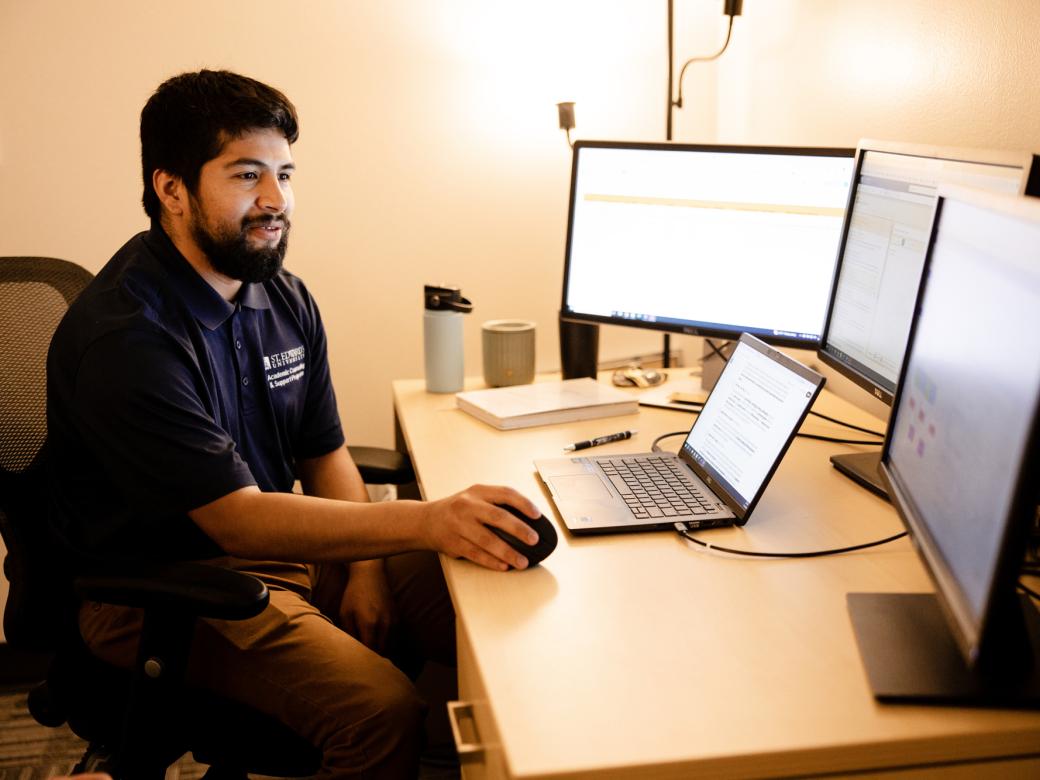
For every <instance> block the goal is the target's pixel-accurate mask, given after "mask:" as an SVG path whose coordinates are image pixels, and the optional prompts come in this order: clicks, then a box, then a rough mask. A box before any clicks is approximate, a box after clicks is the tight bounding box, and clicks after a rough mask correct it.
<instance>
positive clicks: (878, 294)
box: [826, 151, 1022, 391]
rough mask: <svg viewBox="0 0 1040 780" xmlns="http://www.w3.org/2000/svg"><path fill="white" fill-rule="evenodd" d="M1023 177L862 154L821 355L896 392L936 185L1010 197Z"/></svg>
mask: <svg viewBox="0 0 1040 780" xmlns="http://www.w3.org/2000/svg"><path fill="white" fill-rule="evenodd" d="M1021 182H1022V169H1021V168H1016V167H1012V166H1008V165H991V164H983V163H975V162H966V161H963V160H945V159H940V158H936V157H919V156H915V155H911V154H894V153H889V152H877V151H865V152H864V154H863V163H862V166H861V168H860V171H859V176H858V178H857V182H856V191H855V194H854V196H853V203H852V205H851V211H850V213H849V232H848V237H847V238H846V242H845V252H844V256H843V258H842V262H841V266H840V268H839V271H838V279H837V286H836V287H835V291H834V308H833V311H832V313H831V321H830V327H829V329H828V333H827V345H826V346H827V348H828V349H830V350H831V351H832V352H837V353H839V355H840V357H841V358H842V359H843V360H844V361H846V362H851V363H852V364H854V365H857V366H858V367H859V368H860V369H861V370H862V371H864V372H865V373H866V374H867V375H868V376H869V377H870V378H871V380H872V381H874V382H876V383H878V384H879V385H880V386H882V387H884V388H886V389H887V390H889V391H892V390H894V389H895V386H896V380H897V379H898V378H899V370H900V367H901V366H902V365H903V351H904V350H905V348H906V339H907V336H908V335H909V333H910V320H911V318H912V316H913V312H914V304H915V303H916V301H917V289H918V286H919V284H920V280H921V269H922V267H923V266H924V255H925V249H927V247H928V237H929V235H930V233H931V229H932V215H933V214H934V212H935V201H936V197H937V188H938V187H939V185H940V184H957V185H962V186H970V187H977V188H980V189H986V190H989V191H991V192H1003V193H1007V194H1009V195H1014V194H1015V193H1017V192H1018V191H1019V189H1020V187H1021Z"/></svg>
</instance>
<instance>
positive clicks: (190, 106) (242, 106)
mask: <svg viewBox="0 0 1040 780" xmlns="http://www.w3.org/2000/svg"><path fill="white" fill-rule="evenodd" d="M269 128H273V129H277V130H281V131H282V133H284V135H285V139H286V140H287V141H288V142H289V143H290V144H292V143H295V142H296V139H297V138H298V137H299V135H300V129H299V124H298V122H297V119H296V109H295V108H293V104H292V103H290V102H289V99H288V98H287V97H285V95H283V94H282V93H281V92H279V91H278V90H277V89H274V88H273V87H269V86H267V85H266V84H262V83H260V82H259V81H256V80H255V79H251V78H248V77H247V76H240V75H238V74H237V73H231V72H229V71H226V70H200V71H199V72H198V73H182V74H181V75H179V76H174V77H173V78H171V79H168V80H167V81H164V82H163V83H162V84H160V85H159V88H158V89H157V90H155V94H153V95H152V96H151V97H150V98H149V99H148V102H147V103H146V104H145V106H144V109H143V110H142V111H141V173H142V176H143V178H144V195H143V196H142V198H141V202H142V203H143V204H144V210H145V213H146V214H148V216H149V217H151V218H152V219H158V218H159V215H160V212H161V208H160V204H159V198H158V196H157V195H156V194H155V189H154V187H153V185H152V173H153V172H154V171H156V170H163V171H167V172H169V173H172V174H174V175H175V176H178V177H180V179H181V180H182V181H183V182H184V184H185V186H187V188H188V190H189V191H190V192H192V193H195V192H196V190H197V187H198V183H199V172H200V171H201V170H202V166H203V165H204V164H205V163H206V162H208V161H209V160H212V159H213V158H215V157H217V156H219V155H220V151H221V149H223V148H224V144H226V143H227V142H228V141H230V140H232V139H235V138H238V137H240V136H242V135H244V134H245V133H247V132H249V131H250V130H258V129H269Z"/></svg>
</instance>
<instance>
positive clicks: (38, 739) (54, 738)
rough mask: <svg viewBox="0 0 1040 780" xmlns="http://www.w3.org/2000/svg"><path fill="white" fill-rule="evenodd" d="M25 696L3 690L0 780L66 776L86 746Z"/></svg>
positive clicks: (432, 777) (192, 769) (436, 778)
mask: <svg viewBox="0 0 1040 780" xmlns="http://www.w3.org/2000/svg"><path fill="white" fill-rule="evenodd" d="M25 697H26V694H25V691H11V690H8V691H0V780H47V778H51V777H58V776H61V775H64V774H67V773H68V772H69V770H71V769H72V767H73V766H74V765H75V764H76V762H77V761H79V759H80V757H81V756H82V755H83V751H84V750H85V749H86V745H85V744H84V742H83V741H82V740H81V739H79V737H77V736H76V735H75V734H73V733H72V732H71V731H70V730H69V729H68V727H67V726H63V727H61V728H58V729H51V728H47V727H46V726H41V725H40V724H38V723H37V722H36V721H34V720H33V719H32V716H31V715H30V714H29V710H28V709H27V707H26V703H25ZM205 772H206V767H204V766H201V765H199V764H196V763H195V762H194V761H192V760H191V757H190V756H185V757H184V758H182V759H181V760H180V761H179V762H178V763H177V764H176V765H175V766H173V767H170V769H169V770H168V771H167V772H166V780H196V779H197V778H201V777H202V775H203V774H205ZM458 777H459V770H458V768H457V767H451V768H439V767H436V766H429V765H424V766H423V767H422V768H421V770H420V773H419V778H420V780H457V778H458ZM257 780H260V778H259V777H257Z"/></svg>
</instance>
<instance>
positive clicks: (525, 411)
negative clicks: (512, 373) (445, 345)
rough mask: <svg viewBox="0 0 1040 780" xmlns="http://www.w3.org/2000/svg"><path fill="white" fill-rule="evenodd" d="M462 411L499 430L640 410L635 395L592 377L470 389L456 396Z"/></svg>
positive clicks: (611, 415)
mask: <svg viewBox="0 0 1040 780" xmlns="http://www.w3.org/2000/svg"><path fill="white" fill-rule="evenodd" d="M455 403H456V405H457V406H458V407H459V409H462V410H463V411H464V412H467V413H469V414H471V415H473V416H474V417H476V418H477V419H478V420H483V421H484V422H486V423H487V424H488V425H492V426H494V427H495V428H498V429H499V430H510V429H513V428H530V427H533V426H535V425H551V424H553V423H562V422H573V421H575V420H591V419H593V418H595V417H614V416H617V415H622V414H635V413H636V412H638V411H639V400H638V398H637V396H635V395H631V394H629V393H626V392H625V391H623V390H619V389H617V388H615V387H612V386H610V385H604V384H600V383H599V382H597V381H596V380H595V379H590V378H587V377H586V378H583V379H564V380H562V381H560V382H535V383H534V384H530V385H513V386H511V387H494V388H491V389H489V390H469V391H466V392H463V393H457V394H456V395H455Z"/></svg>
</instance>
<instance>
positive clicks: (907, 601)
mask: <svg viewBox="0 0 1040 780" xmlns="http://www.w3.org/2000/svg"><path fill="white" fill-rule="evenodd" d="M846 599H847V603H848V609H849V617H851V618H852V627H853V629H854V631H855V634H856V642H857V643H858V645H859V654H860V657H861V658H862V660H863V666H864V667H865V668H866V672H867V678H868V680H869V682H870V687H871V689H872V690H873V692H874V697H875V698H877V699H878V700H879V701H883V702H891V703H906V704H941V705H972V706H986V707H1016V708H1029V709H1034V708H1040V614H1038V613H1037V610H1036V607H1035V606H1033V604H1032V602H1031V601H1030V600H1029V598H1028V597H1026V596H1021V597H1020V598H1016V599H1015V605H1014V607H1013V608H1018V609H1020V610H1021V615H1020V616H1019V615H1015V618H1016V621H1015V622H1016V623H1017V626H1016V630H1015V631H1013V632H1012V638H1011V639H1010V640H1009V641H1008V642H1007V644H1006V646H1001V647H999V648H997V650H998V652H996V653H993V655H996V656H999V660H1000V661H1001V663H1000V664H999V667H1000V668H1001V670H1002V672H1001V674H1000V676H999V677H996V676H992V675H990V676H986V675H983V674H981V673H979V672H978V671H975V670H972V669H969V668H968V666H967V665H966V664H965V662H964V657H963V656H962V655H961V652H960V649H959V648H958V646H957V644H956V642H955V641H954V639H953V636H952V635H951V634H950V630H949V628H948V627H947V624H946V619H945V618H944V616H943V614H942V611H941V608H940V606H939V602H938V600H937V598H936V596H935V595H934V594H931V593H849V594H847V596H846ZM1019 617H1020V618H1021V619H1020V620H1018V619H1017V618H1019ZM1005 651H1006V652H1005ZM1016 651H1021V652H1019V653H1017V655H1018V656H1019V658H1018V662H1017V663H1014V662H1013V661H1014V660H1015V659H1014V656H1015V655H1016Z"/></svg>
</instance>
